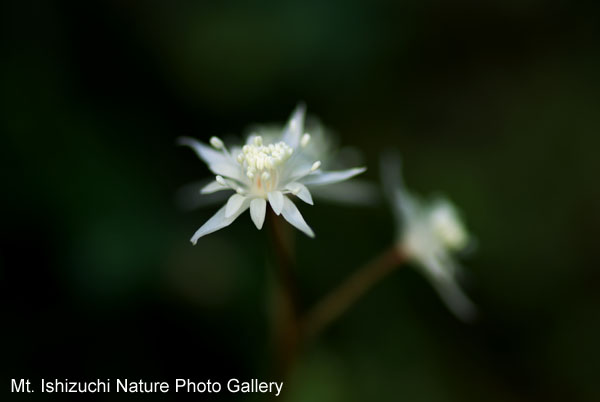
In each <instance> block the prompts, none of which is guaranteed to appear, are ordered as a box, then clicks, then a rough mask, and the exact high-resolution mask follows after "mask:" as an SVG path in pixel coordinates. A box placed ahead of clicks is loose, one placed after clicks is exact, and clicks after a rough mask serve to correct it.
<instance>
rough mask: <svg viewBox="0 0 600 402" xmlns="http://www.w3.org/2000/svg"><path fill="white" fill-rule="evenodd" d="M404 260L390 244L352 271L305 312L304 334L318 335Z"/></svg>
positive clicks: (303, 321) (302, 325)
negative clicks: (372, 258)
mask: <svg viewBox="0 0 600 402" xmlns="http://www.w3.org/2000/svg"><path fill="white" fill-rule="evenodd" d="M404 260H405V257H404V256H403V255H402V254H401V253H400V251H399V250H398V249H397V248H396V247H391V248H389V249H388V250H386V251H384V252H383V253H381V254H380V255H379V256H378V257H376V258H375V259H374V260H372V261H371V262H369V263H368V264H366V265H365V266H363V267H362V268H360V269H358V270H357V271H356V272H354V274H352V275H351V276H350V277H349V278H348V279H347V280H346V281H345V282H343V283H342V284H341V285H340V286H339V287H338V288H336V289H335V290H333V291H332V292H331V293H330V294H329V295H327V296H326V297H325V298H323V299H322V300H321V301H320V302H319V303H317V305H316V306H315V307H314V308H313V309H312V310H311V311H309V312H308V313H307V314H306V315H305V317H304V319H303V320H302V322H301V330H302V334H303V336H304V337H306V338H312V337H314V336H315V335H317V334H318V333H319V332H320V331H321V330H322V329H323V328H325V327H326V326H327V325H328V324H329V323H331V322H332V321H334V320H335V319H336V318H338V317H339V316H341V315H342V314H343V313H344V312H345V311H346V310H347V309H348V308H349V307H350V306H351V305H352V304H353V303H354V302H355V301H356V300H358V299H359V298H360V297H361V296H362V295H363V294H365V293H366V292H367V291H368V290H369V289H371V287H373V286H374V285H375V284H376V283H377V282H379V281H380V280H381V279H383V278H384V277H385V276H387V275H388V274H389V273H390V272H392V271H393V270H394V269H396V268H398V267H399V266H400V265H401V264H402V262H403V261H404Z"/></svg>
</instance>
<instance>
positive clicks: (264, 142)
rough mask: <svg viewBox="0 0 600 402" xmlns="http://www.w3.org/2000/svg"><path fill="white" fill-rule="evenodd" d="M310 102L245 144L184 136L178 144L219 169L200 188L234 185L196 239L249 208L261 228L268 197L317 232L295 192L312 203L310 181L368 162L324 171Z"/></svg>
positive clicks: (333, 178) (322, 181)
mask: <svg viewBox="0 0 600 402" xmlns="http://www.w3.org/2000/svg"><path fill="white" fill-rule="evenodd" d="M304 114H305V108H304V107H303V106H302V105H300V106H298V107H297V108H296V110H295V111H294V113H293V114H292V116H291V118H290V120H289V121H288V123H287V124H286V126H285V127H284V128H283V130H277V131H274V130H272V129H268V130H267V129H265V130H263V131H260V132H259V133H260V134H259V133H253V134H251V135H250V136H249V137H248V139H247V141H246V144H245V145H243V146H242V147H239V146H235V147H232V148H231V149H228V148H227V147H226V146H225V144H224V143H223V141H221V139H219V138H217V137H212V138H211V139H210V145H211V147H209V146H207V145H204V144H202V143H200V142H198V141H196V140H194V139H192V138H187V137H184V138H180V139H179V144H181V145H187V146H189V147H191V148H192V149H193V150H194V151H195V152H196V154H197V155H198V156H199V157H200V159H202V160H203V161H204V162H205V163H206V164H207V165H208V167H209V169H210V170H211V171H212V172H213V173H214V174H215V175H216V177H215V180H214V181H212V182H210V183H209V184H207V185H206V186H204V188H202V190H201V192H202V193H203V194H211V193H214V192H217V191H223V190H233V191H235V193H234V194H232V195H231V196H230V197H229V199H228V201H227V203H226V204H225V205H224V206H223V207H222V208H221V209H220V210H219V211H218V212H217V213H216V214H215V215H213V217H211V218H210V219H209V220H208V221H207V222H206V223H205V224H204V225H202V227H200V229H198V230H197V231H196V233H195V234H194V236H192V239H191V241H192V243H194V244H196V242H197V241H198V239H199V238H200V237H202V236H204V235H207V234H209V233H212V232H214V231H217V230H219V229H222V228H224V227H226V226H228V225H230V224H231V223H232V222H233V221H234V220H235V219H236V218H237V217H238V216H240V215H241V214H242V213H243V212H244V211H246V210H247V209H248V208H249V209H250V217H251V218H252V221H253V222H254V224H255V225H256V227H257V228H258V229H261V228H262V226H263V223H264V220H265V214H266V208H267V203H268V204H270V205H271V208H272V209H273V211H274V212H275V214H276V215H280V214H281V215H283V217H284V218H285V219H286V220H287V221H288V222H289V223H291V224H292V225H293V226H295V227H296V228H298V229H300V230H301V231H303V232H304V233H306V234H307V235H308V236H310V237H314V232H313V231H312V229H311V228H310V227H309V226H308V224H307V223H306V222H305V221H304V218H303V217H302V215H301V214H300V211H299V210H298V208H297V207H296V205H295V204H294V202H293V201H292V200H291V199H290V197H289V195H295V196H296V197H298V198H299V199H300V200H302V201H304V202H306V203H307V204H310V205H312V204H313V199H312V196H311V193H310V191H309V189H308V187H311V186H319V185H326V184H332V183H337V182H341V181H343V180H347V179H349V178H351V177H353V176H356V175H358V174H360V173H362V172H364V171H365V170H366V169H365V168H353V169H348V170H340V171H322V170H321V169H320V167H321V160H319V159H316V155H319V156H320V157H325V156H327V155H324V152H323V150H322V149H320V148H321V147H320V146H319V145H320V143H317V144H315V143H314V142H315V141H312V137H311V134H309V133H307V132H305V131H304Z"/></svg>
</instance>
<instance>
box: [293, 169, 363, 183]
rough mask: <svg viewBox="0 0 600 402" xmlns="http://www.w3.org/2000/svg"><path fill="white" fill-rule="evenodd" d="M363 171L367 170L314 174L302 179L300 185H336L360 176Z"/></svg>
mask: <svg viewBox="0 0 600 402" xmlns="http://www.w3.org/2000/svg"><path fill="white" fill-rule="evenodd" d="M365 170H367V168H364V167H362V168H353V169H348V170H339V171H332V172H322V173H316V174H312V175H309V176H306V177H305V178H303V179H302V183H304V184H306V185H312V186H315V185H323V184H331V183H337V182H339V181H344V180H348V179H349V178H351V177H354V176H356V175H358V174H361V173H362V172H364V171H365Z"/></svg>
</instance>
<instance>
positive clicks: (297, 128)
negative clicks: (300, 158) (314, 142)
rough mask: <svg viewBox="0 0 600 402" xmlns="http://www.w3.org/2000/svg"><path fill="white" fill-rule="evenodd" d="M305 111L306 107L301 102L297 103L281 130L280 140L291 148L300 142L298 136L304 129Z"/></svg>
mask: <svg viewBox="0 0 600 402" xmlns="http://www.w3.org/2000/svg"><path fill="white" fill-rule="evenodd" d="M305 112H306V107H305V106H304V105H303V104H300V105H298V106H297V107H296V109H295V110H294V112H293V113H292V117H290V120H289V121H288V123H287V125H286V126H285V129H284V131H283V137H282V140H283V141H284V142H285V143H286V144H288V145H289V146H291V147H292V148H297V147H298V144H299V143H300V136H301V135H302V134H303V130H304V114H305Z"/></svg>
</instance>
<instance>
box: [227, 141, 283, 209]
mask: <svg viewBox="0 0 600 402" xmlns="http://www.w3.org/2000/svg"><path fill="white" fill-rule="evenodd" d="M293 152H294V149H293V148H292V147H290V146H289V145H287V144H286V143H285V142H283V141H280V142H278V143H276V144H269V145H263V140H262V137H261V136H256V137H254V138H253V140H252V141H251V142H250V143H248V144H246V145H244V147H243V148H242V152H240V154H239V155H238V156H237V161H238V163H239V164H240V165H241V167H242V169H243V170H244V173H245V174H246V176H247V177H248V178H249V179H250V181H251V182H252V187H251V192H252V193H253V194H255V195H259V196H261V197H266V196H267V194H268V193H269V192H270V191H273V190H275V189H276V188H277V184H278V180H279V171H280V167H281V166H282V165H283V164H284V163H285V161H287V160H288V159H289V158H290V156H291V155H292V153H293Z"/></svg>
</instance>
